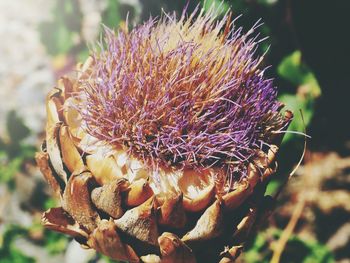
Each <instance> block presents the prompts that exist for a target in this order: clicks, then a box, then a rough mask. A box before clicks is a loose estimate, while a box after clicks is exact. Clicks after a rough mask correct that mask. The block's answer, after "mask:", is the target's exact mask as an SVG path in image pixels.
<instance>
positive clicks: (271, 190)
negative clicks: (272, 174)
mask: <svg viewBox="0 0 350 263" xmlns="http://www.w3.org/2000/svg"><path fill="white" fill-rule="evenodd" d="M280 185H281V182H280V181H278V180H271V182H269V184H268V185H267V188H266V191H265V195H271V196H272V195H274V194H275V193H276V191H277V189H278V188H279V187H280Z"/></svg>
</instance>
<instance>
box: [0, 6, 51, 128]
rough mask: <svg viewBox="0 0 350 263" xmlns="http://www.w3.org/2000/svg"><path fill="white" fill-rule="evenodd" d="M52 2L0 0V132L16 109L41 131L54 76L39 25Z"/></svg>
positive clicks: (28, 122)
mask: <svg viewBox="0 0 350 263" xmlns="http://www.w3.org/2000/svg"><path fill="white" fill-rule="evenodd" d="M51 4H52V1H46V0H16V1H8V0H0V39H1V41H0V54H1V60H0V132H4V131H3V130H2V129H3V127H4V121H5V119H6V114H7V113H8V112H9V111H10V110H13V109H14V110H16V111H17V112H18V113H19V115H20V116H21V117H22V118H23V119H24V122H25V124H26V125H27V126H28V127H29V128H30V129H31V130H33V131H34V132H35V133H38V132H40V131H42V128H43V124H44V117H45V106H44V101H45V94H46V93H47V92H48V90H49V89H50V88H51V87H52V86H53V84H54V76H53V72H52V69H51V66H50V61H49V58H48V56H47V54H46V52H45V48H44V46H43V45H42V43H41V42H40V35H39V33H38V30H37V28H38V25H39V23H40V22H42V21H44V20H46V19H48V18H49V16H48V14H50V12H49V10H50V8H51Z"/></svg>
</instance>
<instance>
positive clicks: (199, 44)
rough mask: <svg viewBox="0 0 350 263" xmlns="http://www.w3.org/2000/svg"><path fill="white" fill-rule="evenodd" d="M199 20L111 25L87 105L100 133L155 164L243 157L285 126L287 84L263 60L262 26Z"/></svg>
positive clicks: (85, 85) (87, 85)
mask: <svg viewBox="0 0 350 263" xmlns="http://www.w3.org/2000/svg"><path fill="white" fill-rule="evenodd" d="M191 19H192V23H191V24H189V22H186V21H184V17H182V18H181V20H180V22H176V18H175V17H174V16H168V17H167V18H164V19H162V20H161V21H159V22H156V21H149V22H147V23H145V24H144V25H142V26H139V27H136V28H135V29H134V30H132V31H131V32H130V33H127V32H125V31H120V32H118V33H117V34H115V33H114V32H113V31H111V30H109V29H106V30H105V42H104V47H103V45H101V49H102V50H101V51H100V52H95V53H94V54H93V63H92V66H91V68H90V69H89V70H90V71H88V74H89V77H88V78H84V79H82V80H80V83H81V86H82V90H83V93H82V94H83V96H82V97H81V98H80V100H81V101H82V102H81V104H80V105H79V107H80V108H81V112H82V114H83V118H84V120H85V121H86V124H87V127H88V131H89V132H90V133H91V134H92V135H93V136H95V137H97V138H99V139H101V140H105V141H107V142H109V143H110V144H115V145H123V146H126V147H128V148H129V150H130V152H131V153H132V154H134V155H135V156H138V157H140V158H142V159H143V160H145V161H146V162H147V163H152V164H157V165H167V166H173V165H181V166H192V167H196V166H212V165H214V166H216V165H217V166H220V165H227V164H231V163H235V165H237V164H242V163H244V162H245V161H247V160H249V158H250V157H251V156H253V155H254V154H255V152H256V150H257V149H260V148H261V147H262V145H264V144H269V143H270V137H271V136H272V133H273V131H276V130H278V129H279V128H280V127H281V125H282V121H281V118H279V116H280V114H279V108H280V103H279V102H277V100H276V96H277V90H276V88H275V87H274V85H273V82H272V80H271V79H266V78H264V76H263V71H261V70H259V69H258V64H259V63H260V61H261V57H256V58H254V57H255V51H256V48H257V41H256V39H255V38H251V37H250V35H251V34H252V32H253V30H254V29H255V27H253V29H252V30H250V31H249V32H248V33H247V34H243V33H242V29H241V28H239V29H237V30H235V29H234V28H232V25H231V23H230V19H229V16H225V17H224V19H223V20H221V21H220V22H218V23H215V22H214V19H213V15H212V14H209V15H202V14H199V16H198V18H196V19H194V18H193V17H190V19H189V21H190V20H191ZM225 24H226V27H225V29H224V32H223V33H220V32H221V31H220V30H221V29H222V28H224V26H225ZM197 31H198V32H197ZM174 35H175V36H174ZM209 40H211V41H212V43H211V42H210V41H209ZM173 42H174V43H173Z"/></svg>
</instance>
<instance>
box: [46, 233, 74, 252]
mask: <svg viewBox="0 0 350 263" xmlns="http://www.w3.org/2000/svg"><path fill="white" fill-rule="evenodd" d="M44 236H45V240H44V242H45V248H46V250H47V252H49V253H50V254H58V253H61V252H63V251H64V250H65V249H66V247H67V245H68V238H67V237H66V236H65V235H62V234H61V233H56V232H53V231H50V230H47V231H45V234H44Z"/></svg>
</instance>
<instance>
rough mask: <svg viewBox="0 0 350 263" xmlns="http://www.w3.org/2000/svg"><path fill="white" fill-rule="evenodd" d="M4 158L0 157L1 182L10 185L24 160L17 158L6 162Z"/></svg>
mask: <svg viewBox="0 0 350 263" xmlns="http://www.w3.org/2000/svg"><path fill="white" fill-rule="evenodd" d="M2 157H3V156H2ZM2 157H0V182H2V183H9V182H10V181H11V180H12V179H13V177H14V175H15V174H16V173H17V172H18V171H19V169H20V167H21V164H22V162H23V159H22V158H21V157H17V158H15V159H13V160H11V161H6V160H4V159H3V158H2ZM1 159H3V160H1Z"/></svg>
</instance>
